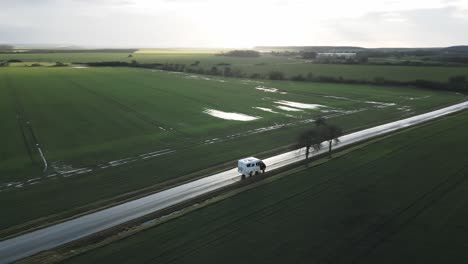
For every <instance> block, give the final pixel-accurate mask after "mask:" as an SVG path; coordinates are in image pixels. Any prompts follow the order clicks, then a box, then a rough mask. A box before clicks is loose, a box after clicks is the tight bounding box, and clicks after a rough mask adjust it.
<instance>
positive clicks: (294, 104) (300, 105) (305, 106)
mask: <svg viewBox="0 0 468 264" xmlns="http://www.w3.org/2000/svg"><path fill="white" fill-rule="evenodd" d="M275 104H280V105H285V106H290V107H294V108H300V109H317V108H319V107H325V106H324V105H319V104H305V103H297V102H291V101H285V100H281V101H276V102H275Z"/></svg>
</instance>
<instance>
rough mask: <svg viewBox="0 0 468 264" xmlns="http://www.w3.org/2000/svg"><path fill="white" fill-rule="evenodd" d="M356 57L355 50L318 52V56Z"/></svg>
mask: <svg viewBox="0 0 468 264" xmlns="http://www.w3.org/2000/svg"><path fill="white" fill-rule="evenodd" d="M339 57H341V58H354V57H356V53H355V52H324V53H317V58H339Z"/></svg>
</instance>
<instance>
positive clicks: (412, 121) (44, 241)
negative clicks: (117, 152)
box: [0, 102, 468, 263]
mask: <svg viewBox="0 0 468 264" xmlns="http://www.w3.org/2000/svg"><path fill="white" fill-rule="evenodd" d="M467 108H468V102H463V103H459V104H456V105H452V106H449V107H446V108H443V109H439V110H436V111H432V112H429V113H425V114H422V115H418V116H414V117H410V118H407V119H403V120H399V121H395V122H391V123H388V124H384V125H380V126H376V127H372V128H369V129H365V130H361V131H358V132H355V133H351V134H348V135H345V136H342V137H341V138H340V141H341V142H340V144H339V145H337V146H336V147H335V148H341V147H344V146H347V145H350V144H353V143H356V142H359V141H363V140H366V139H369V138H372V137H375V136H379V135H382V134H386V133H389V132H392V131H395V130H399V129H402V128H405V127H409V126H413V125H417V124H420V123H422V122H425V121H428V120H431V119H435V118H438V117H440V116H444V115H448V114H451V113H454V112H458V111H461V110H464V109H467ZM325 151H326V148H325V149H323V150H321V151H320V152H319V153H323V152H325ZM312 155H317V153H316V152H314V153H312ZM304 158H305V155H304V150H303V149H299V150H294V151H290V152H287V153H283V154H280V155H277V156H274V157H271V158H268V159H265V160H264V162H265V164H266V165H267V170H268V171H271V170H274V169H277V168H280V167H283V166H285V165H289V164H291V163H294V162H297V161H300V160H303V159H304ZM240 180H241V177H240V175H239V173H238V172H237V168H233V169H230V170H228V171H224V172H221V173H218V174H215V175H212V176H209V177H205V178H202V179H199V180H195V181H193V182H189V183H186V184H183V185H180V186H177V187H174V188H171V189H168V190H164V191H161V192H159V193H156V194H152V195H149V196H146V197H143V198H140V199H137V200H134V201H130V202H127V203H124V204H120V205H117V206H114V207H110V208H107V209H104V210H102V211H98V212H95V213H91V214H88V215H85V216H81V217H78V218H75V219H72V220H69V221H66V222H63V223H60V224H56V225H52V226H49V227H46V228H43V229H40V230H37V231H33V232H31V233H27V234H24V235H20V236H17V237H14V238H11V239H8V240H4V241H1V242H0V263H10V262H13V261H16V260H19V259H21V258H25V257H28V256H31V255H33V254H36V253H38V252H40V251H43V250H47V249H51V248H54V247H57V246H59V245H62V244H65V243H68V242H71V241H74V240H77V239H79V238H83V237H85V236H88V235H91V234H94V233H96V232H99V231H102V230H105V229H108V228H110V227H113V226H116V225H119V224H122V223H125V222H128V221H130V220H133V219H136V218H139V217H141V216H144V215H147V214H150V213H153V212H156V211H158V210H161V209H164V208H167V207H169V206H172V205H175V204H177V203H180V202H183V201H186V200H188V199H191V198H194V197H197V196H199V195H202V194H205V193H208V192H210V191H213V190H216V189H219V188H222V187H224V186H227V185H229V184H232V183H235V182H237V181H240Z"/></svg>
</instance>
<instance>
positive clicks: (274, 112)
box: [252, 107, 279, 114]
mask: <svg viewBox="0 0 468 264" xmlns="http://www.w3.org/2000/svg"><path fill="white" fill-rule="evenodd" d="M252 108H255V109H258V110H262V111H265V112H270V113H273V114H279V113H278V112H276V111H274V110H273V109H271V108H265V107H252Z"/></svg>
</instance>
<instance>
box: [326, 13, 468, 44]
mask: <svg viewBox="0 0 468 264" xmlns="http://www.w3.org/2000/svg"><path fill="white" fill-rule="evenodd" d="M328 28H329V29H330V30H332V31H334V33H335V35H337V36H341V40H342V41H344V40H346V39H348V40H355V41H356V42H359V43H361V45H362V44H365V43H369V44H371V45H373V46H389V45H393V46H408V45H409V46H419V47H423V46H450V45H454V44H463V43H465V44H466V43H467V42H468V37H467V35H466V34H464V32H465V31H466V29H467V28H468V13H467V12H466V11H464V10H462V9H459V8H455V7H444V8H434V9H415V10H409V11H402V12H390V13H387V12H375V13H369V14H366V15H364V16H361V17H359V18H354V19H346V20H340V21H333V22H332V23H330V24H329V25H328Z"/></svg>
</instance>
